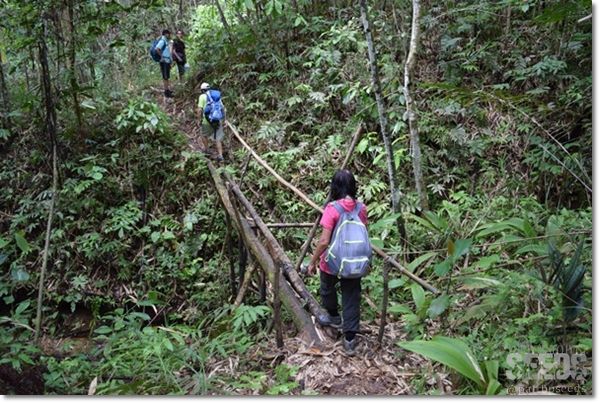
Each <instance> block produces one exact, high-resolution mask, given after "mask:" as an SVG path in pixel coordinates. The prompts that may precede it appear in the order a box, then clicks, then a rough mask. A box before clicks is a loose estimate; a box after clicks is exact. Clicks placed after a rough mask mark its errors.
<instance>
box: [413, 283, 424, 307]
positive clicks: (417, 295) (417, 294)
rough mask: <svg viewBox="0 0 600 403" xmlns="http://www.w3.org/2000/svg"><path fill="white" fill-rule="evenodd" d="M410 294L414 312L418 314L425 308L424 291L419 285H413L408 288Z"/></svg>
mask: <svg viewBox="0 0 600 403" xmlns="http://www.w3.org/2000/svg"><path fill="white" fill-rule="evenodd" d="M410 292H411V293H412V297H413V301H415V307H416V309H415V310H416V311H417V312H419V311H420V310H421V309H422V308H424V307H425V291H424V290H423V288H421V286H420V285H419V284H416V283H413V284H412V285H411V286H410Z"/></svg>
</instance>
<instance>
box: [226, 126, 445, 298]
mask: <svg viewBox="0 0 600 403" xmlns="http://www.w3.org/2000/svg"><path fill="white" fill-rule="evenodd" d="M226 124H227V126H229V128H230V129H231V131H232V132H234V135H235V136H236V137H237V138H238V140H240V142H241V143H242V145H243V146H244V147H245V148H247V149H248V151H250V153H251V154H252V155H253V156H254V159H256V160H257V162H259V164H261V165H262V166H263V167H264V168H265V169H267V170H268V171H269V172H271V173H274V172H275V171H274V170H273V168H271V167H270V166H269V165H268V164H267V163H266V162H265V161H264V160H262V159H261V158H260V157H259V156H258V155H257V154H256V152H255V151H254V150H253V149H252V148H250V146H249V145H248V144H246V142H245V141H243V140H242V138H241V137H240V135H239V133H237V130H236V129H235V128H234V127H233V125H231V123H229V122H227V121H226ZM273 176H275V179H277V180H278V181H279V182H280V183H281V184H283V185H284V186H286V187H287V188H289V189H290V190H292V191H293V192H294V193H296V195H298V196H299V197H300V198H301V199H302V200H304V201H305V202H306V203H307V204H308V205H309V206H311V207H312V208H314V209H315V210H317V211H318V212H320V213H321V214H322V213H323V209H322V208H321V207H319V206H318V205H317V204H316V203H315V202H313V201H312V200H310V199H309V198H308V196H306V195H305V194H304V193H303V192H302V191H300V190H299V189H298V188H296V187H295V186H293V185H291V184H290V183H289V182H288V181H286V180H285V179H283V178H282V177H281V176H279V175H278V174H277V173H276V172H275V174H274V175H273ZM371 248H372V249H373V252H375V253H376V254H378V255H379V256H380V257H381V258H383V260H384V261H386V262H389V264H390V265H392V266H393V267H395V268H396V269H398V270H399V271H400V273H402V274H404V275H405V276H406V277H408V278H409V279H411V280H412V281H414V282H416V283H417V284H419V285H420V286H421V287H423V288H425V289H426V290H429V291H431V292H433V293H434V294H438V293H439V291H438V289H437V288H435V287H434V286H432V285H431V284H429V283H428V282H427V281H425V280H423V279H422V278H419V277H417V276H415V275H414V274H413V273H411V272H410V271H408V270H407V269H406V268H404V267H403V266H402V265H401V264H400V263H398V262H397V261H396V260H394V259H393V258H392V257H391V256H389V255H388V254H387V253H385V252H384V251H383V250H382V249H380V248H378V247H377V246H375V245H371Z"/></svg>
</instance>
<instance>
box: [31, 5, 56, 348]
mask: <svg viewBox="0 0 600 403" xmlns="http://www.w3.org/2000/svg"><path fill="white" fill-rule="evenodd" d="M46 18H47V16H46V15H44V16H43V17H42V19H43V32H42V35H41V37H40V39H39V42H38V50H39V58H40V66H41V69H42V71H41V81H42V83H41V84H42V88H43V96H44V105H45V109H46V132H47V134H48V138H49V140H50V144H51V148H52V199H51V201H50V208H49V210H48V221H47V226H46V239H45V243H44V250H43V252H42V268H41V270H40V281H39V286H38V300H37V312H36V319H35V340H36V342H37V341H39V338H40V330H41V324H42V304H43V301H44V277H45V275H46V267H47V265H48V254H49V249H50V233H51V230H52V218H53V216H54V206H55V203H56V193H57V188H58V168H57V161H56V159H57V152H56V130H57V129H56V124H57V123H56V107H55V104H54V95H53V93H52V85H51V82H50V68H49V66H48V47H47V46H46V37H47V24H46Z"/></svg>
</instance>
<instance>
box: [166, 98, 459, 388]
mask: <svg viewBox="0 0 600 403" xmlns="http://www.w3.org/2000/svg"><path fill="white" fill-rule="evenodd" d="M157 92H159V91H158V90H157ZM157 98H160V99H159V103H160V104H161V105H162V107H163V108H164V110H165V111H166V112H167V113H168V114H169V115H171V117H172V118H173V121H174V122H176V124H177V126H178V129H179V130H180V131H181V132H183V133H184V134H185V135H186V136H187V138H188V141H189V146H190V149H191V150H192V151H195V152H199V151H201V146H200V143H199V141H198V136H199V130H198V124H197V122H196V121H195V111H194V113H191V111H193V110H194V107H195V105H194V103H193V101H190V100H186V99H182V98H179V99H177V98H175V99H165V98H164V97H162V96H158V97H157ZM225 137H226V139H225V141H224V145H223V148H224V150H223V151H224V154H225V156H227V154H228V150H227V146H226V144H227V135H226V136H225ZM229 143H230V141H229ZM209 147H211V148H214V144H211V145H210V146H209ZM230 147H231V144H230ZM226 158H227V157H226ZM226 163H227V159H226ZM317 331H318V332H319V333H320V335H321V336H322V338H323V339H324V340H326V342H325V343H326V344H327V345H328V347H327V348H326V349H325V350H323V351H319V350H317V349H314V348H310V346H307V345H306V343H305V342H304V341H303V340H301V339H300V338H298V337H287V338H284V347H283V348H281V349H280V348H278V347H277V345H276V342H275V339H274V338H271V339H269V340H267V341H266V342H265V343H259V344H257V345H256V346H254V347H253V348H252V349H251V350H250V351H249V352H248V353H247V354H246V355H245V357H244V361H246V362H247V363H251V366H252V367H254V368H259V369H261V370H263V371H264V372H266V373H271V372H274V368H276V367H277V366H278V365H280V364H285V365H288V366H290V367H295V368H297V372H296V373H295V376H294V378H295V381H296V382H297V383H298V385H299V387H297V388H295V389H294V390H293V391H292V393H294V394H319V395H321V394H325V395H401V394H413V393H415V391H414V390H413V388H412V387H411V385H410V383H411V379H412V378H413V377H414V376H417V375H422V369H423V368H428V369H429V370H428V371H427V372H428V373H429V374H430V376H428V377H427V378H428V379H426V380H425V382H427V383H428V384H429V385H432V386H433V385H435V387H436V388H437V389H438V391H439V393H442V394H446V393H451V391H452V382H451V379H450V378H449V375H448V374H444V373H439V372H438V371H436V372H435V373H434V371H433V370H432V367H431V363H430V362H429V361H428V360H425V359H424V358H423V357H422V356H419V355H418V354H414V353H410V352H408V351H402V353H401V352H400V351H401V350H400V349H399V348H398V347H397V346H396V342H398V341H399V340H405V339H406V331H405V330H404V327H403V323H402V322H401V321H395V322H392V323H388V324H387V325H386V328H385V333H384V337H383V341H382V343H381V344H380V343H379V342H378V340H377V335H378V331H379V324H378V323H375V322H370V323H364V322H363V323H361V333H360V334H358V335H357V337H358V345H357V350H356V355H355V356H353V357H349V356H347V355H346V354H345V353H344V351H343V347H342V339H341V337H340V334H338V332H337V331H333V332H332V329H329V328H327V329H324V328H320V327H319V326H318V325H317ZM247 370H248V368H247V365H240V360H239V357H229V358H228V359H225V360H214V361H212V362H209V363H207V367H206V374H207V378H210V377H211V376H214V375H217V374H218V375H221V376H224V377H226V378H229V377H231V378H234V379H239V377H240V376H241V375H243V374H244V373H245V372H247ZM271 375H272V376H273V378H274V377H275V375H274V374H271ZM207 380H208V379H207ZM218 382H221V381H218ZM221 383H222V385H221V386H222V388H223V391H224V392H225V391H226V392H229V393H233V394H261V393H264V391H263V392H261V391H260V390H256V389H246V390H244V389H235V388H233V387H232V386H231V385H230V384H228V383H226V382H224V381H223V382H221Z"/></svg>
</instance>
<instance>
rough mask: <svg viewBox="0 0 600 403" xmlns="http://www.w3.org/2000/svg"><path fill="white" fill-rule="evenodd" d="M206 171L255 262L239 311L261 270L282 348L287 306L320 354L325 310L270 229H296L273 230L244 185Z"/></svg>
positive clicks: (245, 277)
mask: <svg viewBox="0 0 600 403" xmlns="http://www.w3.org/2000/svg"><path fill="white" fill-rule="evenodd" d="M225 125H226V127H228V128H229V130H230V131H231V132H232V133H233V136H234V137H235V138H236V139H237V140H238V141H239V142H240V144H241V145H242V146H243V147H244V148H245V149H246V150H248V152H249V155H251V156H252V157H253V158H254V159H255V160H256V161H257V162H258V163H259V165H261V166H262V167H264V168H265V169H266V170H267V171H268V172H269V173H271V174H272V175H273V176H274V177H275V178H276V179H277V180H278V181H279V182H280V183H281V184H283V185H284V186H285V187H286V188H288V189H290V190H291V191H292V192H293V193H294V194H296V195H297V196H298V197H299V198H300V199H302V200H303V202H305V203H306V204H307V205H309V206H311V207H312V208H313V209H314V210H316V211H317V212H318V213H319V215H320V214H321V213H322V212H323V209H322V208H321V207H320V206H319V205H318V204H317V203H315V202H314V201H312V200H311V199H310V198H309V197H308V196H306V195H305V194H304V193H303V192H302V191H301V190H299V189H298V188H297V187H295V186H294V185H292V184H291V183H289V182H288V181H286V180H285V179H284V178H283V177H281V176H280V175H279V174H278V173H277V172H276V171H275V170H274V169H273V168H272V167H270V166H269V165H268V164H267V163H266V162H265V161H264V160H263V159H262V158H261V157H260V155H258V153H256V151H254V150H253V149H252V148H251V147H250V146H249V145H248V144H247V143H246V142H245V141H244V139H243V138H242V136H241V135H240V134H239V132H238V130H237V129H236V128H235V127H234V126H233V125H232V124H231V123H230V122H228V121H226V122H225ZM361 131H362V128H361V127H359V128H358V129H357V131H356V132H355V134H354V135H353V138H352V142H351V146H350V148H349V151H348V155H347V156H346V158H345V159H344V164H343V166H344V167H345V166H346V164H347V163H348V161H349V159H350V154H351V153H352V150H353V149H354V146H355V145H356V142H357V140H358V137H359V136H360V133H361ZM207 166H208V169H209V172H210V175H211V177H212V180H213V183H214V187H215V189H216V191H217V194H218V196H219V199H220V201H221V204H222V205H223V208H224V211H225V213H226V214H227V216H228V220H227V221H228V223H229V225H231V226H232V227H233V229H234V230H235V231H236V232H237V233H238V234H239V238H240V240H241V241H242V243H243V246H244V247H245V248H246V249H247V250H248V251H249V252H250V254H251V256H252V257H253V259H254V262H255V263H254V265H253V266H252V268H251V269H250V270H249V271H248V272H246V273H244V274H243V273H241V272H240V276H242V277H241V278H240V281H239V283H240V287H239V289H238V290H237V293H235V294H234V295H233V297H234V298H235V306H239V305H240V304H241V303H242V300H243V298H244V293H245V292H246V291H247V289H248V288H249V283H250V277H251V275H252V274H253V272H256V270H255V269H256V268H260V269H261V270H262V272H263V273H264V278H265V279H266V280H267V282H268V283H269V285H270V290H271V295H272V296H273V309H274V321H275V323H274V325H275V329H276V334H277V342H278V345H281V343H282V341H281V323H280V308H281V306H283V307H285V308H286V310H287V312H288V313H289V314H290V315H291V317H292V319H293V322H294V325H295V327H296V329H297V330H298V332H299V335H300V337H301V338H302V339H303V340H304V341H305V342H307V343H308V344H310V345H311V346H313V347H314V348H316V349H319V350H320V349H322V348H323V346H324V345H323V341H324V337H323V334H322V332H321V331H320V330H319V327H318V326H316V325H315V323H316V318H317V317H319V316H320V315H323V314H325V311H324V310H323V308H321V306H320V304H319V302H318V301H317V300H316V299H315V297H314V296H313V295H312V294H311V293H310V291H309V290H308V289H307V288H306V285H305V284H304V281H303V280H302V278H301V276H300V275H299V274H298V265H297V264H296V265H294V264H293V263H292V261H291V260H290V258H289V257H288V256H287V254H286V253H285V250H284V248H283V247H282V246H281V244H280V243H279V241H278V240H277V238H276V237H275V236H274V235H273V233H272V232H271V230H270V229H269V227H275V228H286V227H297V226H298V225H297V224H290V225H289V226H288V225H285V224H286V223H279V225H276V226H272V225H269V224H267V223H265V222H264V221H263V220H262V218H261V217H260V215H259V214H258V212H257V211H256V209H255V208H254V206H253V205H252V203H251V202H250V201H249V200H248V198H247V197H246V196H245V195H244V193H243V192H242V190H241V189H240V186H239V185H238V184H237V183H236V182H235V180H234V179H233V178H232V177H231V175H229V174H228V173H227V172H226V171H225V169H222V168H217V167H215V165H214V164H213V163H212V162H210V161H207ZM317 219H318V217H317ZM303 224H305V225H302V226H305V227H308V226H312V229H311V235H314V232H315V231H314V230H315V228H316V226H315V225H314V224H311V223H303ZM307 224H308V225H307ZM311 238H312V237H309V240H308V241H307V242H306V243H305V245H304V248H303V250H302V255H304V253H306V250H307V249H308V247H309V244H310V241H311ZM373 251H374V252H375V253H376V254H377V255H379V256H380V257H382V258H383V259H384V261H385V263H386V265H389V266H391V267H394V268H396V269H397V270H399V271H400V273H402V274H403V275H405V276H407V277H408V278H410V279H411V280H412V281H415V282H417V283H418V284H420V285H421V286H422V287H423V288H425V289H427V290H429V291H431V292H433V293H438V290H437V289H436V288H435V287H433V286H432V285H431V284H429V283H428V282H426V281H425V280H423V279H421V278H420V277H418V276H416V275H414V274H413V273H411V272H410V271H408V270H407V269H406V268H404V267H403V266H402V265H401V264H400V263H399V262H397V261H396V260H394V259H393V258H392V257H390V256H389V255H387V254H386V253H385V252H384V251H383V250H382V249H380V248H377V247H375V246H373ZM232 267H233V266H232ZM232 270H233V269H232ZM231 276H232V278H233V277H234V276H235V275H234V273H233V272H232V273H231ZM232 281H233V280H232ZM232 289H233V290H235V287H232ZM264 293H265V291H264V290H263V291H262V292H261V294H263V295H264ZM382 311H383V312H385V307H382Z"/></svg>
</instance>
